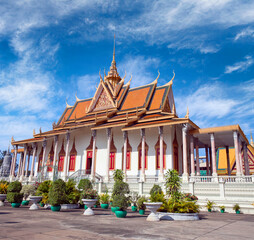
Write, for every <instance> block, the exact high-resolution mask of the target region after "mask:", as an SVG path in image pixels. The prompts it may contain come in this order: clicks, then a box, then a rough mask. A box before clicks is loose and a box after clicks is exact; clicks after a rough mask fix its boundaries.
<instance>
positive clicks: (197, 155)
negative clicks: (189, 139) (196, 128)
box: [196, 141, 200, 176]
mask: <svg viewBox="0 0 254 240" xmlns="http://www.w3.org/2000/svg"><path fill="white" fill-rule="evenodd" d="M197 142H198V141H197ZM197 142H196V171H197V176H200V166H199V148H198V143H197Z"/></svg>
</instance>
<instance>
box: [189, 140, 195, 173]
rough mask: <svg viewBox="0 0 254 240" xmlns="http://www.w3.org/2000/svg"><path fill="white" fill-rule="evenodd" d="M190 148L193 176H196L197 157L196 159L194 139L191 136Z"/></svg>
mask: <svg viewBox="0 0 254 240" xmlns="http://www.w3.org/2000/svg"><path fill="white" fill-rule="evenodd" d="M190 150H191V176H195V159H194V139H193V136H191V137H190Z"/></svg>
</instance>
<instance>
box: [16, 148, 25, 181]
mask: <svg viewBox="0 0 254 240" xmlns="http://www.w3.org/2000/svg"><path fill="white" fill-rule="evenodd" d="M23 159H24V153H23V152H21V153H20V157H19V167H18V171H17V177H20V175H21V172H22V166H23Z"/></svg>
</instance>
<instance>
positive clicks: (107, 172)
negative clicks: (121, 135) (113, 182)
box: [105, 128, 111, 182]
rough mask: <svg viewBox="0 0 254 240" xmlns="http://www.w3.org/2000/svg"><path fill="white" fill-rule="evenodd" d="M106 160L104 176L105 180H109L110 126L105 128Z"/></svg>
mask: <svg viewBox="0 0 254 240" xmlns="http://www.w3.org/2000/svg"><path fill="white" fill-rule="evenodd" d="M106 132H107V141H108V144H107V162H106V176H105V182H109V161H110V143H111V128H107V130H106Z"/></svg>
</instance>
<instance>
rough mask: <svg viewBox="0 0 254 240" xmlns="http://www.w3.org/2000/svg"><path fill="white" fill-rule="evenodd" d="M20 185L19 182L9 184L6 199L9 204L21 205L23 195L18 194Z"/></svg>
mask: <svg viewBox="0 0 254 240" xmlns="http://www.w3.org/2000/svg"><path fill="white" fill-rule="evenodd" d="M21 189H22V184H21V183H20V182H19V181H15V182H12V183H10V184H9V186H8V188H7V195H6V199H7V201H8V202H9V203H21V202H22V199H23V194H22V193H20V191H21Z"/></svg>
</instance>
